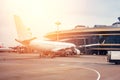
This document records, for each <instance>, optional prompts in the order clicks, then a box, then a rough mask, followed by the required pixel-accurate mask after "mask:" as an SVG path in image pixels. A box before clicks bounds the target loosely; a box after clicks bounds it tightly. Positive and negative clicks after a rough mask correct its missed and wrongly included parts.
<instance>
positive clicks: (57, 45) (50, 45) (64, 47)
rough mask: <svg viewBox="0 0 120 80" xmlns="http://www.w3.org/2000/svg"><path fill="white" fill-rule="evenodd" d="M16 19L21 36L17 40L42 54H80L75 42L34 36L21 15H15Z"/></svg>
mask: <svg viewBox="0 0 120 80" xmlns="http://www.w3.org/2000/svg"><path fill="white" fill-rule="evenodd" d="M14 19H15V24H16V29H17V34H18V38H19V39H15V40H16V41H17V42H19V43H21V44H23V45H25V46H26V47H28V48H32V49H34V50H37V51H38V52H39V53H40V56H47V57H51V58H53V57H55V56H56V55H59V56H67V55H69V54H71V53H72V54H80V51H79V50H78V49H77V48H76V45H75V44H73V43H66V42H58V41H45V40H39V39H37V38H36V37H33V36H32V34H31V31H30V29H28V28H27V27H25V26H24V25H23V23H22V20H21V18H20V17H19V16H17V15H14Z"/></svg>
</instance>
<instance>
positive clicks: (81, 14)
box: [0, 0, 120, 46]
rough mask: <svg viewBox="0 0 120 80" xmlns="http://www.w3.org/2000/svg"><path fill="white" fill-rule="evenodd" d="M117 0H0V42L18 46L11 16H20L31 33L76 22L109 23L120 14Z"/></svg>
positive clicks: (70, 25) (38, 32) (119, 0)
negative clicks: (57, 23)
mask: <svg viewBox="0 0 120 80" xmlns="http://www.w3.org/2000/svg"><path fill="white" fill-rule="evenodd" d="M119 3H120V0H0V36H1V37H0V44H2V45H4V46H15V45H19V44H17V42H16V41H15V38H18V37H17V32H16V28H15V22H14V18H13V15H18V16H20V17H21V19H22V21H23V23H24V25H25V26H27V27H29V28H31V31H32V34H33V35H35V36H36V37H38V38H41V36H43V35H44V34H46V33H48V32H51V31H56V30H57V25H56V24H55V23H56V22H58V21H59V22H60V23H61V25H59V29H60V30H66V29H73V28H74V27H75V26H76V25H85V26H89V27H93V26H94V25H111V24H112V23H113V22H116V21H118V20H117V17H119V16H120V5H119Z"/></svg>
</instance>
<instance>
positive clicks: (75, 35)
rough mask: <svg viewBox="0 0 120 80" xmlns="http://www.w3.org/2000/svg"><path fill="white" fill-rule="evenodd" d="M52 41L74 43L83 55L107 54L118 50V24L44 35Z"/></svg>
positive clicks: (119, 33)
mask: <svg viewBox="0 0 120 80" xmlns="http://www.w3.org/2000/svg"><path fill="white" fill-rule="evenodd" d="M45 37H46V38H48V39H49V40H52V41H56V40H57V41H63V42H70V43H74V44H75V45H76V46H77V47H78V48H79V49H80V51H81V52H82V53H84V54H107V51H110V50H120V22H115V23H113V24H112V25H110V26H106V25H95V26H94V27H93V28H89V27H85V26H81V25H78V26H76V27H75V28H74V29H71V30H63V31H55V32H51V33H48V34H46V35H45Z"/></svg>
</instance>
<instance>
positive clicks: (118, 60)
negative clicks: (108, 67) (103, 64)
mask: <svg viewBox="0 0 120 80" xmlns="http://www.w3.org/2000/svg"><path fill="white" fill-rule="evenodd" d="M107 60H108V62H110V63H115V64H120V51H108V56H107Z"/></svg>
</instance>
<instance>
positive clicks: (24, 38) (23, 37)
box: [14, 15, 35, 44]
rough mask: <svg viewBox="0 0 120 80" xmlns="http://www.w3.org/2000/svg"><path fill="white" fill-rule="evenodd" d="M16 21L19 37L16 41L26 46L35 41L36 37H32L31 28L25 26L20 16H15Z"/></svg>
mask: <svg viewBox="0 0 120 80" xmlns="http://www.w3.org/2000/svg"><path fill="white" fill-rule="evenodd" d="M14 20H15V25H16V30H17V35H18V39H15V40H16V41H17V42H20V43H22V44H26V43H28V42H29V41H31V40H33V39H35V37H33V36H32V33H31V31H30V28H27V27H26V26H25V25H24V24H23V22H22V20H21V18H20V17H19V16H17V15H14Z"/></svg>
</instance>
